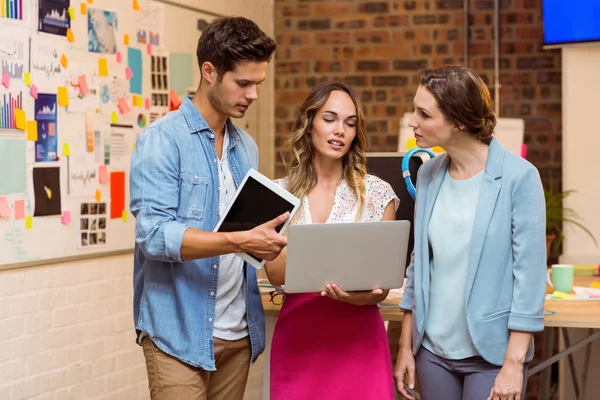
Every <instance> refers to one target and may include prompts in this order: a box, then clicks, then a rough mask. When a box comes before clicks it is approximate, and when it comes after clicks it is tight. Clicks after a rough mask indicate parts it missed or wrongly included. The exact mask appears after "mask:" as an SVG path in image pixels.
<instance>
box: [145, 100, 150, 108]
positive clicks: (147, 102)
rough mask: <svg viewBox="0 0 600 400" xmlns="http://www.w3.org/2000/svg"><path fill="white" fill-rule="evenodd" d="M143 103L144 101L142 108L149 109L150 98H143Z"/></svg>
mask: <svg viewBox="0 0 600 400" xmlns="http://www.w3.org/2000/svg"><path fill="white" fill-rule="evenodd" d="M144 103H145V104H144V108H145V109H146V110H149V109H150V99H145V100H144Z"/></svg>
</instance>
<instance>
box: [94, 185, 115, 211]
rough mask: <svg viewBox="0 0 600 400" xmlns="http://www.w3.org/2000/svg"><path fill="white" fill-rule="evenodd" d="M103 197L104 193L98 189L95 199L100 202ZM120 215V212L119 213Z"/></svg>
mask: <svg viewBox="0 0 600 400" xmlns="http://www.w3.org/2000/svg"><path fill="white" fill-rule="evenodd" d="M101 198H102V193H100V191H99V190H98V189H96V195H95V196H94V199H96V201H97V202H98V203H100V199H101ZM117 215H119V214H117Z"/></svg>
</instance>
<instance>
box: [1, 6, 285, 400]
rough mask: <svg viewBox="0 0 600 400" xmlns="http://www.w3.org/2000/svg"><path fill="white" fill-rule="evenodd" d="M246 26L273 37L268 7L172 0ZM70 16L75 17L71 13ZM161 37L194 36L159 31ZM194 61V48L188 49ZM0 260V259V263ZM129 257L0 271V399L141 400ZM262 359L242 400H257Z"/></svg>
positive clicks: (267, 122) (269, 105) (261, 131)
mask: <svg viewBox="0 0 600 400" xmlns="http://www.w3.org/2000/svg"><path fill="white" fill-rule="evenodd" d="M172 1H173V2H177V3H181V4H186V5H189V6H193V7H198V8H202V9H204V10H208V11H213V12H216V13H221V14H228V15H243V16H246V17H248V18H251V19H253V20H254V21H255V22H257V23H258V25H259V26H260V27H261V28H262V29H263V30H264V31H265V32H267V33H268V34H273V3H272V1H271V0H243V1H241V0H227V1H217V2H215V1H210V0H193V1H190V0H172ZM76 12H78V9H76ZM166 34H167V35H194V36H197V35H198V34H199V32H198V31H197V30H196V27H195V26H194V27H191V28H190V30H189V32H188V31H183V30H181V29H180V30H178V31H173V32H171V31H167V32H166ZM189 51H190V52H193V53H195V48H193V49H189ZM273 87H274V69H273V66H272V64H271V67H270V71H269V76H268V77H267V80H266V82H265V84H263V87H262V89H261V93H260V96H261V98H260V100H259V101H258V102H257V103H256V104H254V105H253V107H257V108H258V115H259V120H260V125H259V127H258V132H251V133H252V134H253V135H254V137H255V138H256V140H257V142H258V144H259V148H260V150H261V164H260V169H261V171H262V172H263V173H265V174H266V175H268V176H272V175H273V145H274V144H273V137H274V134H273V132H274V116H273V101H274V95H273ZM0 257H1V255H0ZM132 270H133V258H132V256H131V255H124V256H115V257H109V258H97V259H91V260H87V261H77V262H71V263H61V264H53V265H45V266H39V267H32V268H21V269H13V270H5V271H0V399H2V400H5V399H6V400H13V399H14V400H17V399H57V400H58V399H60V400H69V399H73V400H80V399H86V400H88V399H89V400H91V399H107V400H108V399H110V400H119V399H123V400H135V399H147V398H148V388H147V380H146V372H145V365H144V358H143V355H142V351H141V348H139V347H138V346H137V345H136V344H135V341H134V339H135V334H134V331H133V310H132V296H133V283H132ZM261 369H262V359H259V362H258V363H257V364H256V365H255V367H253V368H252V369H251V373H250V380H249V384H248V389H247V393H246V399H257V398H259V396H260V393H261V392H260V390H261V389H260V388H261V383H262V375H261Z"/></svg>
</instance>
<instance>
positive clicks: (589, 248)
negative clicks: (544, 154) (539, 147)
mask: <svg viewBox="0 0 600 400" xmlns="http://www.w3.org/2000/svg"><path fill="white" fill-rule="evenodd" d="M562 79H563V81H562V90H563V98H562V104H563V108H562V112H563V117H562V118H563V130H562V143H563V146H562V149H563V155H562V171H563V172H562V174H563V189H575V190H576V191H577V193H576V194H574V195H572V196H571V197H570V198H569V199H568V200H567V202H566V204H565V206H567V207H571V208H573V209H575V210H576V211H577V212H578V213H579V214H580V215H581V217H582V220H583V221H584V224H585V226H586V227H587V228H588V229H589V230H590V231H592V233H593V234H594V236H595V237H596V239H597V240H598V241H600V212H599V210H600V206H598V204H599V203H600V179H599V178H598V171H600V123H599V122H598V115H599V112H598V105H600V44H594V45H580V46H573V47H568V46H567V47H564V48H563V50H562ZM563 257H564V259H565V262H577V263H590V264H594V263H595V264H600V247H596V246H595V245H594V243H593V242H592V241H591V240H590V238H589V237H588V236H587V235H586V234H585V233H584V232H582V231H581V230H579V229H573V228H571V227H567V230H566V232H565V244H564V246H563ZM569 260H570V261H569Z"/></svg>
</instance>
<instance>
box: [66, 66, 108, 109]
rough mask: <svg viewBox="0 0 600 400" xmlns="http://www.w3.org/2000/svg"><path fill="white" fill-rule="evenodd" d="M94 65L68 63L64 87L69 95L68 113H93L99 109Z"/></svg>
mask: <svg viewBox="0 0 600 400" xmlns="http://www.w3.org/2000/svg"><path fill="white" fill-rule="evenodd" d="M95 70H96V65H95V63H82V62H70V63H69V68H67V69H66V71H65V75H66V81H65V83H64V86H65V87H66V88H67V91H68V93H69V105H68V106H67V111H68V112H87V111H90V112H95V111H96V109H98V107H100V96H99V95H98V92H99V89H98V77H97V76H96V74H95Z"/></svg>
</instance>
